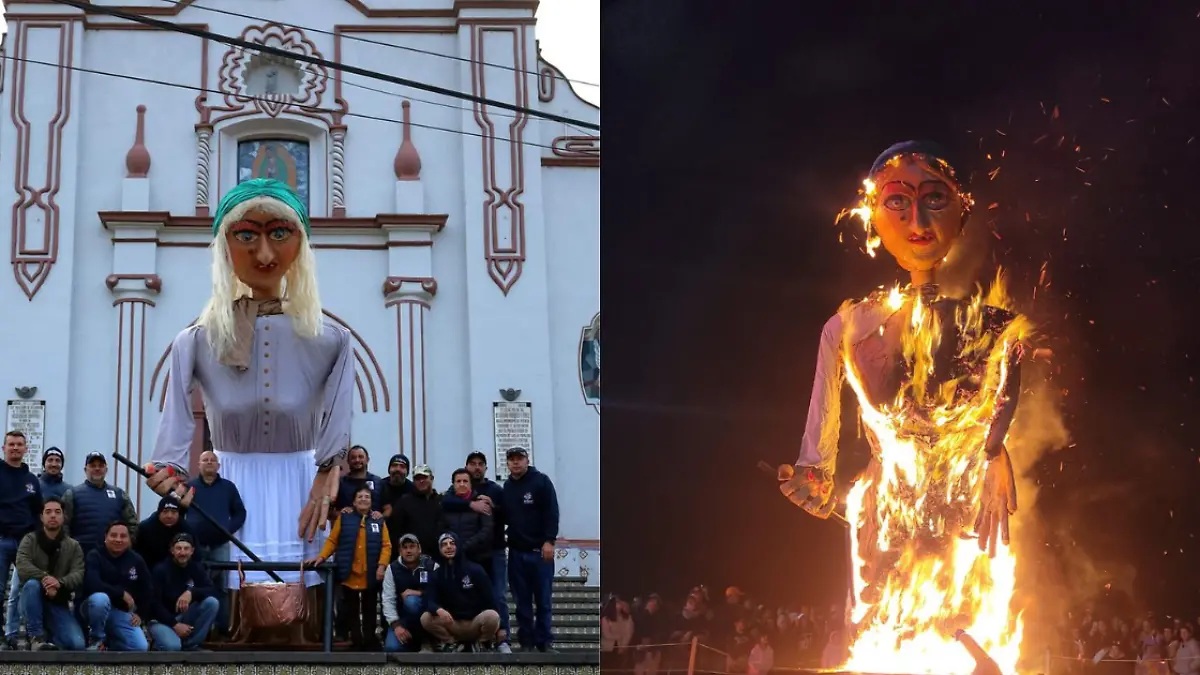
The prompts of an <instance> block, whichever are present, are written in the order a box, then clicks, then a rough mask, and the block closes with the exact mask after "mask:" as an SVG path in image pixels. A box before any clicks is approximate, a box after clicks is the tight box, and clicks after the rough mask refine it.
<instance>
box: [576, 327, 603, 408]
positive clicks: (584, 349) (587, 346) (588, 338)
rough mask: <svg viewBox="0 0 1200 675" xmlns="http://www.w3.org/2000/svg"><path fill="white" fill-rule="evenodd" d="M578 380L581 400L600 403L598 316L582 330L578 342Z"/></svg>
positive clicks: (593, 403) (595, 403)
mask: <svg viewBox="0 0 1200 675" xmlns="http://www.w3.org/2000/svg"><path fill="white" fill-rule="evenodd" d="M579 380H580V382H581V383H582V384H583V399H584V400H585V401H587V403H588V404H589V405H598V404H599V403H600V315H599V314H597V315H596V317H595V318H594V319H592V323H591V325H589V326H587V327H585V328H584V329H583V339H581V340H580V341H579Z"/></svg>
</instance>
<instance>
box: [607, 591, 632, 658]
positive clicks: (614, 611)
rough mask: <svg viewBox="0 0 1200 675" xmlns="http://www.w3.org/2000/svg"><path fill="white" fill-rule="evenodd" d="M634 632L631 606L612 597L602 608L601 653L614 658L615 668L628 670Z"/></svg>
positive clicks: (616, 597)
mask: <svg viewBox="0 0 1200 675" xmlns="http://www.w3.org/2000/svg"><path fill="white" fill-rule="evenodd" d="M633 631H634V625H633V616H632V615H631V613H630V611H629V604H628V603H626V602H625V601H624V600H622V599H621V598H619V597H618V596H616V595H610V596H609V597H608V600H607V601H605V603H604V606H603V607H601V608H600V652H601V655H602V656H611V657H613V660H612V663H613V667H615V668H619V669H621V670H626V669H627V665H628V663H629V661H628V658H627V657H628V655H629V645H630V643H631V642H632V641H633Z"/></svg>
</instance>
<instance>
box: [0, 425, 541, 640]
mask: <svg viewBox="0 0 1200 675" xmlns="http://www.w3.org/2000/svg"><path fill="white" fill-rule="evenodd" d="M25 452H26V440H25V437H24V435H23V434H22V433H21V432H19V431H12V432H9V433H8V434H6V435H5V437H4V461H3V463H0V574H7V570H8V569H9V567H10V566H12V567H14V568H15V571H14V572H13V575H12V579H11V582H10V584H9V586H10V590H9V592H8V596H9V599H8V604H7V610H6V612H5V614H4V616H5V639H4V640H3V641H0V650H4V649H33V650H42V649H55V648H57V649H85V648H86V649H89V650H100V649H110V650H114V651H144V650H146V649H148V648H151V647H152V648H154V649H156V650H167V651H171V650H195V649H200V646H201V645H202V644H203V643H204V642H205V640H206V639H207V638H208V637H209V635H210V633H211V632H212V631H214V630H215V631H217V632H225V631H227V630H228V616H229V612H228V597H227V594H226V593H225V592H224V584H223V580H224V579H225V575H223V574H213V573H210V572H206V571H205V568H204V565H203V564H202V563H203V562H209V561H227V560H229V557H230V556H229V553H230V551H229V549H230V542H229V538H228V534H227V533H230V532H232V533H236V532H237V531H238V530H239V529H240V528H241V524H242V523H243V522H244V521H245V518H246V510H245V507H244V505H243V502H242V499H241V495H240V492H239V490H238V487H237V486H236V485H234V484H233V483H231V482H230V481H228V480H225V479H223V478H221V476H220V474H219V468H220V465H219V462H218V460H217V457H216V455H215V454H213V453H211V452H206V453H204V454H203V455H202V456H201V458H200V471H199V475H198V476H197V477H196V478H195V479H193V480H192V481H191V482H190V487H193V488H195V490H196V492H195V496H194V498H193V500H192V504H193V505H196V504H199V505H201V507H202V509H203V510H204V511H205V512H206V513H208V514H209V515H211V516H213V517H214V520H216V521H217V522H219V523H221V524H222V525H223V526H224V528H223V531H222V528H217V527H213V526H212V525H211V524H210V523H209V522H208V521H207V520H206V519H202V518H199V517H196V516H197V514H196V513H195V510H192V509H182V510H181V508H180V505H179V503H178V502H177V501H175V499H174V498H171V497H167V498H164V499H163V500H162V501H161V502H160V503H159V505H158V509H157V510H156V512H155V513H154V514H152V515H150V516H149V517H147V518H146V519H145V520H142V521H141V522H139V521H138V514H137V510H136V508H135V507H134V505H133V503H132V501H131V500H130V498H129V496H128V495H127V494H126V493H125V492H124V491H123V490H122V489H120V488H118V487H116V486H113V485H110V484H109V483H108V482H107V481H106V477H107V471H108V465H107V460H106V458H105V457H104V455H102V454H100V453H91V454H89V455H88V456H87V457H86V459H85V471H86V476H87V479H86V480H85V481H84V482H83V483H81V484H79V485H76V486H73V487H67V486H66V485H65V484H64V483H63V476H62V469H63V465H64V460H65V457H64V455H63V453H62V451H60V450H59V449H57V448H50V449H48V450H47V451H46V452H45V453H44V455H43V458H42V473H41V475H40V476H35V475H33V474H32V473H31V472H30V470H29V467H28V466H27V465H26V464H25V463H24V458H25ZM369 460H370V458H369V455H368V453H367V450H366V449H365V448H363V447H361V446H356V447H354V448H352V449H351V451H350V452H349V454H348V464H349V471H348V472H347V473H346V475H345V476H344V477H343V478H342V485H341V490H340V492H339V496H338V499H337V500H336V502H335V504H334V505H333V508H332V509H331V513H330V519H331V520H333V519H335V518H338V517H339V516H341V515H344V514H350V513H352V512H353V511H354V510H355V509H354V497H355V495H356V493H358V492H360V491H362V489H363V488H367V489H368V491H369V492H370V495H371V502H372V503H371V506H370V512H369V514H364V522H366V516H368V515H369V516H377V517H378V518H379V519H381V520H382V521H383V522H385V523H386V532H388V535H389V538H390V539H391V541H390V542H389V543H390V544H391V545H390V546H389V547H388V548H389V549H390V551H391V554H390V556H389V557H390V560H391V562H390V563H388V564H387V565H386V567H385V566H384V563H385V562H386V559H385V560H380V561H379V563H380V566H379V569H378V570H377V574H367V575H366V578H367V579H368V582H367V588H366V589H365V590H366V591H367V592H368V596H367V597H369V598H371V600H370V602H360V603H357V604H358V606H359V607H362V608H370V609H359V611H360V612H362V613H363V614H365V615H368V617H367V618H369V627H370V630H369V631H368V632H369V633H370V634H371V635H373V634H374V626H375V621H376V619H377V618H378V617H377V616H376V612H375V610H374V608H375V606H376V602H375V598H379V595H380V594H381V595H382V597H381V598H379V599H380V600H381V603H380V604H381V609H382V614H383V618H384V621H385V623H386V626H387V629H386V630H385V640H384V645H383V647H384V649H385V650H387V651H416V650H418V649H430V650H434V651H449V650H455V649H460V650H479V649H494V650H496V651H499V652H502V653H509V652H511V647H510V642H509V612H508V601H507V588H508V587H509V586H511V588H512V592H513V595H514V597H515V599H516V602H517V612H516V613H517V623H518V628H519V630H518V634H517V637H518V640H519V644H520V645H521V647H522V648H524V649H526V650H530V651H542V652H545V651H552V644H553V636H552V633H551V630H550V618H551V588H552V581H553V559H554V550H555V543H556V540H557V537H558V522H559V511H558V498H557V495H556V493H555V489H554V485H553V483H552V482H551V480H550V478H549V477H548V476H546V475H545V474H542V473H540V472H538V471H537V469H536V468H534V467H533V466H531V465H530V463H529V455H528V451H527V450H526V449H524V448H512V449H510V450H509V451H508V452H507V456H506V460H507V461H506V464H507V468H508V472H509V475H508V478H507V480H506V481H504V483H503V484H499V483H496V482H494V481H492V480H490V479H489V478H488V476H487V473H488V471H487V458H486V456H485V455H484V454H483V453H480V452H472V453H471V454H470V455H468V457H467V461H466V465H465V467H464V468H462V469H458V470H456V471H455V472H454V475H453V485H452V487H451V489H450V490H448V491H447V492H446V493H445V494H439V493H438V492H437V491H436V490H435V489H434V488H433V480H434V477H433V472H432V470H431V469H430V468H429V467H428V466H423V465H422V466H418V467H416V469H415V470H413V471H412V477H411V479H410V478H409V460H408V458H407V457H405V456H404V455H394V456H392V457H391V458H390V460H389V465H388V476H387V477H386V478H381V477H379V476H376V475H374V474H372V473H370V471H369V470H368V469H367V466H368V464H369ZM364 499H365V497H364ZM369 532H370V529H369V528H365V527H364V528H362V529H361V530H360V532H359V535H358V537H359V540H355V539H353V538H352V537H351V538H345V537H344V538H343V539H345V541H346V543H345V544H337V545H334V546H333V550H334V551H335V552H334V553H333V555H334V556H339V555H340V556H341V557H348V556H350V555H353V554H354V550H358V549H361V548H363V547H364V546H365V545H366V542H365V541H361V540H362V539H363V538H364V537H368V536H369ZM335 544H336V543H335ZM339 546H341V547H345V546H350V547H351V548H348V549H347V550H346V551H341V552H340V553H339V552H338V551H340V548H339ZM346 567H349V565H347V566H346ZM339 590H341V589H340V588H339ZM340 595H344V593H340ZM72 601H73V602H72ZM535 605H536V615H535V611H534V607H535ZM72 608H73V609H72ZM349 613H350V612H349V611H347V608H346V607H345V605H344V604H343V603H339V611H338V628H339V629H340V632H342V633H343V634H344V633H345V630H346V626H347V625H348V623H349V622H348V620H347V619H348V615H349ZM22 621H23V624H24V627H25V632H24V635H22V634H21V633H20V627H21V625H22ZM147 636H148V637H149V640H148V639H147Z"/></svg>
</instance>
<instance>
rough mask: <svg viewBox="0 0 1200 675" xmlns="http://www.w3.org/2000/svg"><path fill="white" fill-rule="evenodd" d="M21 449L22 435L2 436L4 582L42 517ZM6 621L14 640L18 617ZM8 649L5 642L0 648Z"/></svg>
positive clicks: (37, 486)
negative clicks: (18, 549) (27, 535)
mask: <svg viewBox="0 0 1200 675" xmlns="http://www.w3.org/2000/svg"><path fill="white" fill-rule="evenodd" d="M25 450H26V446H25V434H24V433H22V432H20V431H10V432H8V433H7V434H5V436H4V462H3V463H0V579H3V580H4V581H8V579H9V571H8V570H9V568H10V567H11V566H14V565H15V564H16V562H17V548H18V547H19V546H20V544H21V539H22V538H23V537H24V536H25V535H26V534H28V533H30V532H32V531H34V530H35V529H36V528H37V526H38V521H39V519H40V518H41V514H42V489H41V483H39V482H38V479H37V477H36V476H34V475H33V474H32V473H30V471H29V466H28V465H27V464H25ZM2 585H3V586H5V587H7V586H8V585H9V584H7V583H5V584H2ZM10 595H11V593H10ZM7 619H8V621H7V623H8V625H7V626H6V627H5V633H6V634H11V635H12V637H13V638H15V637H16V633H17V628H18V625H17V624H19V623H20V620H19V619H20V617H19V616H17V615H16V614H15V613H10V614H9V615H8V617H7ZM9 646H10V645H9V641H8V640H5V643H4V644H3V645H0V649H4V648H8V647H9Z"/></svg>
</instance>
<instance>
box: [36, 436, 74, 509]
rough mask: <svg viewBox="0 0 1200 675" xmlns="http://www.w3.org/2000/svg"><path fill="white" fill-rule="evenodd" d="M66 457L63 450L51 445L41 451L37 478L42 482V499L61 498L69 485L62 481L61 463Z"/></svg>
mask: <svg viewBox="0 0 1200 675" xmlns="http://www.w3.org/2000/svg"><path fill="white" fill-rule="evenodd" d="M65 460H66V458H65V457H64V456H63V451H62V450H59V449H58V448H55V447H51V448H49V449H48V450H46V452H44V453H42V473H41V475H40V476H38V480H39V481H41V484H42V499H49V498H51V497H54V498H55V499H62V497H63V495H65V494H66V493H67V488H68V487H69V486H68V485H67V484H66V483H64V482H63V463H64V462H65Z"/></svg>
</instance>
